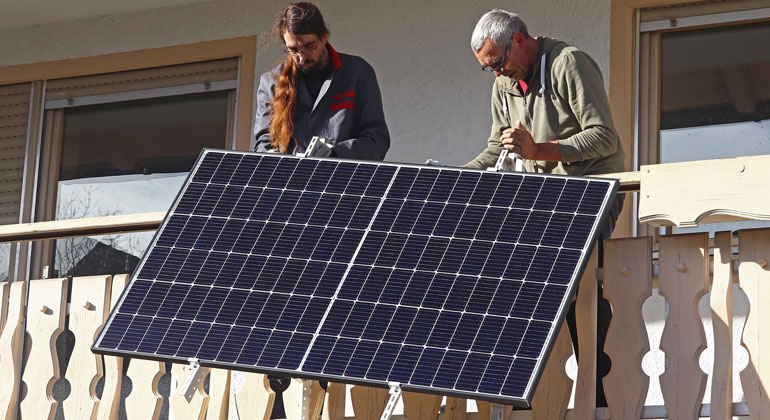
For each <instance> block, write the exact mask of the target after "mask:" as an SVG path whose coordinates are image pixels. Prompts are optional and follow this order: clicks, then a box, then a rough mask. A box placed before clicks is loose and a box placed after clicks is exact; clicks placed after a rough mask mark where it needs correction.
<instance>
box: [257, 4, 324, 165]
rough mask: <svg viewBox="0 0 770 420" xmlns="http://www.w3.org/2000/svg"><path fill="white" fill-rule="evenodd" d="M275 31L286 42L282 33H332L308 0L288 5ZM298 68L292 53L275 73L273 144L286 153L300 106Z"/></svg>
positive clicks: (271, 126) (279, 18)
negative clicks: (298, 100) (278, 72)
mask: <svg viewBox="0 0 770 420" xmlns="http://www.w3.org/2000/svg"><path fill="white" fill-rule="evenodd" d="M273 32H274V35H275V36H276V37H277V38H278V39H279V40H281V41H282V42H283V34H284V33H286V32H289V33H291V34H294V35H310V34H313V35H316V36H318V38H319V39H322V38H323V36H324V35H326V34H328V33H329V30H328V29H326V24H325V23H324V18H323V16H321V11H320V10H318V8H317V7H316V6H315V5H314V4H312V3H307V2H300V3H291V4H289V5H288V6H286V7H285V8H284V9H283V11H282V12H281V14H280V15H279V16H278V20H277V21H276V22H275V25H274V27H273ZM296 76H297V68H296V67H295V65H294V60H293V59H292V58H291V55H289V54H286V60H285V61H284V63H283V67H282V68H281V73H280V74H278V75H276V83H275V97H274V98H273V109H272V110H271V111H270V126H269V127H268V131H269V133H270V144H272V145H273V147H274V148H275V149H278V151H279V152H281V153H286V152H287V151H288V149H289V143H290V142H291V134H292V132H293V131H294V123H293V120H294V111H295V109H296V108H297V89H296V87H297V77H296Z"/></svg>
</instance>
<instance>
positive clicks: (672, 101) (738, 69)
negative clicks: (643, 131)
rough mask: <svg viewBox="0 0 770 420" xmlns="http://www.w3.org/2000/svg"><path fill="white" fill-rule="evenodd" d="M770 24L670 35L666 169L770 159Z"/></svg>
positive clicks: (664, 100) (664, 84)
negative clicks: (736, 159)
mask: <svg viewBox="0 0 770 420" xmlns="http://www.w3.org/2000/svg"><path fill="white" fill-rule="evenodd" d="M768 40H770V22H764V23H758V24H751V25H737V26H727V27H720V28H709V29H700V30H691V31H681V32H672V33H667V34H663V35H662V37H661V47H662V54H661V66H662V75H661V76H662V77H661V94H660V107H661V114H660V129H661V133H660V161H661V163H669V162H681V161H691V160H702V159H716V158H729V157H738V156H747V155H761V154H770V48H764V47H760V46H764V45H765V44H767V41H768Z"/></svg>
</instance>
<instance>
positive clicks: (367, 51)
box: [0, 0, 610, 164]
mask: <svg viewBox="0 0 770 420" xmlns="http://www.w3.org/2000/svg"><path fill="white" fill-rule="evenodd" d="M285 3H286V1H284V0H281V1H277V0H261V1H245V0H217V1H213V2H204V3H197V4H191V5H184V6H176V7H167V8H163V9H156V10H151V11H145V12H138V13H130V14H123V15H113V16H104V17H97V18H89V19H82V20H75V21H65V22H59V23H54V24H46V25H38V26H32V27H26V28H17V29H13V30H7V31H4V32H0V66H8V65H14V64H24V63H34V62H40V61H50V60H59V59H66V58H76V57H86V56H93V55H101V54H108V53H114V52H123V51H131V50H139V49H144V48H153V47H161V46H168V45H177V44H187V43H193V42H199V41H205V40H213V39H224V38H231V37H237V36H244V35H254V34H256V35H258V37H259V50H258V53H257V70H258V71H263V70H266V69H268V68H269V67H270V66H271V65H272V64H274V63H275V62H276V61H277V60H278V59H279V58H280V46H279V45H276V44H273V45H272V46H267V47H265V46H264V45H263V42H264V41H268V39H266V38H265V37H263V36H262V35H263V34H264V33H265V32H266V31H267V30H268V29H269V26H270V24H271V23H272V22H273V19H274V17H275V15H276V14H277V13H278V11H279V10H280V9H281V8H282V6H283V5H284V4H285ZM317 4H318V6H319V7H320V8H321V10H322V12H323V13H324V17H325V19H326V21H327V25H328V26H329V29H330V31H331V38H330V42H331V43H332V44H333V45H334V46H335V48H337V49H338V50H339V51H342V52H347V53H351V54H357V55H361V56H363V57H364V58H366V59H367V60H368V61H369V62H370V63H371V64H372V65H373V66H374V68H375V70H376V72H377V76H378V78H379V81H380V88H381V89H382V93H383V101H384V104H385V111H386V118H387V121H388V125H389V128H390V131H391V137H392V146H391V150H390V152H389V153H388V156H387V159H388V160H390V161H398V162H412V163H421V162H424V161H425V160H426V159H427V158H434V159H439V160H441V161H444V162H446V163H449V164H462V163H465V162H467V161H468V160H470V159H471V158H472V157H473V156H475V154H476V153H478V152H480V151H481V150H482V149H483V147H484V146H485V145H486V139H487V137H488V135H489V125H490V123H491V118H490V116H489V92H490V89H491V84H492V75H490V74H485V73H482V72H481V71H480V70H479V66H478V63H477V62H476V61H475V58H474V57H473V54H472V53H471V50H470V47H469V41H470V34H471V32H472V30H473V27H474V25H475V23H476V21H477V20H478V18H479V17H480V16H481V15H482V14H483V13H484V12H486V11H488V10H489V9H492V8H495V7H502V8H508V9H509V10H511V11H514V12H517V13H519V14H520V15H521V16H522V17H523V18H524V19H525V21H526V22H527V23H528V25H529V29H530V32H531V33H532V34H533V35H547V36H552V37H556V38H560V39H563V40H565V41H568V42H571V43H573V44H575V45H577V46H578V47H580V48H582V49H583V50H585V51H587V52H588V53H590V54H591V55H592V56H593V57H594V59H595V60H596V61H597V62H598V63H599V65H600V66H601V68H602V71H603V72H604V74H605V78H606V77H607V74H608V73H607V71H608V63H609V14H610V2H609V0H580V1H578V0H558V1H553V0H552V1H548V2H543V1H538V0H523V1H520V2H516V3H506V2H503V3H499V2H492V1H488V0H478V1H475V2H454V1H440V0H425V1H419V2H417V1H405V0H392V1H374V0H358V1H354V0H337V1H331V0H318V1H317Z"/></svg>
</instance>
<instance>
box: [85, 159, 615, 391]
mask: <svg viewBox="0 0 770 420" xmlns="http://www.w3.org/2000/svg"><path fill="white" fill-rule="evenodd" d="M616 184H617V183H616V182H615V181H607V180H600V179H581V178H569V177H558V176H543V175H534V174H520V173H494V172H481V171H477V170H464V169H458V168H441V169H436V168H423V167H416V166H409V165H392V164H382V163H371V162H351V161H340V160H320V161H319V160H315V159H300V158H296V157H293V156H282V155H274V154H262V155H260V154H252V153H242V152H220V151H204V153H203V154H202V156H201V158H200V159H199V162H198V164H197V165H196V168H195V169H194V170H193V171H192V172H191V175H190V177H189V179H188V181H187V183H186V184H185V186H184V187H183V190H182V192H181V194H180V195H179V197H178V198H177V200H176V202H175V203H174V205H173V206H172V208H171V210H170V212H169V215H168V217H167V218H166V220H165V222H164V223H163V225H162V227H161V229H159V231H158V233H157V235H156V239H155V240H154V242H153V244H152V245H151V247H150V249H149V250H148V252H147V253H146V255H145V257H144V258H143V260H142V262H141V263H140V266H139V269H138V270H137V272H136V273H135V274H134V276H133V277H132V281H131V283H130V284H129V286H128V288H127V291H126V292H125V294H124V296H123V298H122V300H121V301H120V302H119V303H118V304H117V306H116V309H115V311H113V313H112V315H111V317H110V319H109V321H108V323H107V325H106V326H105V328H104V329H103V331H102V332H101V334H100V336H99V337H98V338H97V341H96V343H95V344H94V348H93V349H94V351H97V352H101V353H111V354H125V355H130V356H137V357H150V358H156V359H161V360H171V361H178V362H185V361H186V359H187V358H198V359H200V361H201V362H202V363H203V364H208V365H212V366H221V367H228V368H232V369H243V370H253V371H260V372H273V373H278V374H293V375H297V376H304V377H314V378H319V379H320V378H323V379H327V380H332V381H346V382H357V383H369V384H374V385H386V384H387V382H392V381H395V382H399V383H401V385H402V387H403V388H405V389H413V390H418V391H419V390H430V391H433V392H439V393H444V394H448V395H460V396H466V397H472V398H479V399H488V400H497V401H503V402H508V403H514V404H520V405H521V404H526V403H528V401H529V399H530V397H531V395H532V392H533V390H534V388H533V386H534V384H535V383H536V379H537V376H538V372H539V370H540V369H541V368H542V365H543V362H544V359H545V357H547V349H548V348H549V347H550V345H549V343H550V341H552V340H553V339H554V338H555V333H556V331H557V328H558V327H559V326H560V323H561V319H562V317H563V316H564V311H565V309H564V307H565V305H566V304H567V303H568V302H569V301H570V299H571V297H572V294H573V293H574V290H575V282H576V279H578V278H579V275H580V270H581V268H582V265H583V264H585V261H586V260H587V253H588V251H589V250H590V248H591V239H592V238H593V236H595V232H596V230H597V227H598V226H599V224H600V222H601V221H602V219H603V215H604V212H605V211H606V208H607V203H608V201H609V200H610V199H611V198H612V197H613V196H614V192H615V190H616V188H617V185H616Z"/></svg>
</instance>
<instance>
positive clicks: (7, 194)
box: [0, 83, 32, 282]
mask: <svg viewBox="0 0 770 420" xmlns="http://www.w3.org/2000/svg"><path fill="white" fill-rule="evenodd" d="M31 89H32V87H31V85H30V84H29V83H22V84H17V85H9V86H0V225H5V224H13V223H19V208H20V206H21V195H22V194H21V190H22V183H23V178H24V156H25V151H26V146H27V142H26V138H27V121H28V119H29V102H30V91H31ZM12 249H15V247H14V246H12V244H9V243H4V244H0V282H2V281H6V280H7V279H8V271H9V269H10V265H11V264H10V262H11V253H12Z"/></svg>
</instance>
